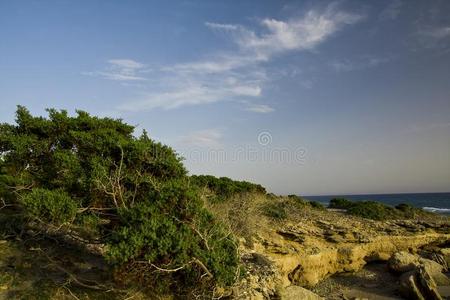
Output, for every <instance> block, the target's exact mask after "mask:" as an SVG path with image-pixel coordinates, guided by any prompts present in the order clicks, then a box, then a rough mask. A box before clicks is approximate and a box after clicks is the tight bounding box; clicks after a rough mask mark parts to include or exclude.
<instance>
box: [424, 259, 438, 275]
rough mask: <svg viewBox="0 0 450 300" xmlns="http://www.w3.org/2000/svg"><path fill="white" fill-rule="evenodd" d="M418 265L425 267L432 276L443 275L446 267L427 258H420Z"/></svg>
mask: <svg viewBox="0 0 450 300" xmlns="http://www.w3.org/2000/svg"><path fill="white" fill-rule="evenodd" d="M418 265H421V266H424V267H425V268H426V269H427V271H428V272H429V273H430V274H431V275H434V274H438V273H442V272H443V271H444V266H442V265H441V264H439V263H437V262H435V261H434V260H431V259H427V258H419V263H418Z"/></svg>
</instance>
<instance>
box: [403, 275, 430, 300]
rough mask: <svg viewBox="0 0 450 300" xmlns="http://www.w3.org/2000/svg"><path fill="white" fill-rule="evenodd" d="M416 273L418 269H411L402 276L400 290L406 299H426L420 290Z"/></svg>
mask: <svg viewBox="0 0 450 300" xmlns="http://www.w3.org/2000/svg"><path fill="white" fill-rule="evenodd" d="M415 274H416V271H410V272H407V273H404V274H402V275H401V276H400V280H399V281H400V286H399V292H400V294H401V295H402V296H403V297H404V298H406V299H411V300H426V299H425V298H424V296H423V295H422V293H421V292H420V290H419V287H418V284H417V282H416V276H415Z"/></svg>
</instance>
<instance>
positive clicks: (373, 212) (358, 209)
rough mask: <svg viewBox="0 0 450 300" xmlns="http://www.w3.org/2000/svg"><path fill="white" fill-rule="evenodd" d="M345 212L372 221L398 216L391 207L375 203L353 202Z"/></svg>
mask: <svg viewBox="0 0 450 300" xmlns="http://www.w3.org/2000/svg"><path fill="white" fill-rule="evenodd" d="M347 212H348V213H349V214H351V215H354V216H360V217H363V218H367V219H372V220H386V219H394V218H396V217H397V216H398V214H397V213H396V211H395V209H394V208H393V207H391V206H387V205H384V204H382V203H379V202H375V201H362V202H354V203H353V205H352V206H351V207H350V208H348V210H347Z"/></svg>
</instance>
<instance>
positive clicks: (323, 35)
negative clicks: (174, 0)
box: [206, 3, 364, 61]
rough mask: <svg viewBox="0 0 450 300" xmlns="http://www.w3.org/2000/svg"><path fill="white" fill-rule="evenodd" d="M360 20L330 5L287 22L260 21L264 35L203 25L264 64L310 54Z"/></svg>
mask: <svg viewBox="0 0 450 300" xmlns="http://www.w3.org/2000/svg"><path fill="white" fill-rule="evenodd" d="M363 18H364V16H363V15H360V14H355V13H349V12H345V11H341V10H339V7H338V5H337V3H332V4H330V5H328V6H327V7H326V9H325V10H323V11H318V10H310V11H308V12H307V13H306V14H305V15H304V16H303V17H301V18H296V19H290V20H287V21H281V20H276V19H269V18H267V19H263V20H261V22H260V26H261V27H262V29H263V30H264V32H263V33H261V34H258V33H256V32H255V31H253V30H250V29H248V28H246V27H244V26H241V25H236V24H217V23H211V22H208V23H206V25H207V26H208V27H210V28H212V29H216V30H224V31H227V32H229V33H230V34H232V36H233V39H234V41H235V42H236V43H237V44H238V45H239V46H240V48H241V49H242V50H245V51H247V52H249V53H250V54H252V56H251V57H253V59H254V60H257V61H258V60H261V61H265V60H268V59H270V58H271V57H272V56H273V55H276V54H282V53H285V52H288V51H293V50H297V51H299V50H312V49H314V48H315V47H316V46H318V45H319V44H320V43H322V42H324V41H325V40H326V39H327V38H329V37H330V36H331V35H333V34H334V33H336V32H337V31H339V30H340V29H342V28H343V27H344V26H345V25H349V24H354V23H356V22H358V21H360V20H362V19H363Z"/></svg>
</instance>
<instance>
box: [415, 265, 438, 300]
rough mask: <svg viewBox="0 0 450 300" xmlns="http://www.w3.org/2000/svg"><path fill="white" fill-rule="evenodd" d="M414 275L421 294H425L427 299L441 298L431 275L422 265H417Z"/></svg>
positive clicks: (435, 299) (436, 299)
mask: <svg viewBox="0 0 450 300" xmlns="http://www.w3.org/2000/svg"><path fill="white" fill-rule="evenodd" d="M416 277H417V278H418V282H419V283H420V286H421V290H422V295H424V296H425V299H427V300H442V297H441V295H439V292H438V290H437V285H436V283H435V282H434V279H433V277H431V274H430V273H429V272H428V271H427V269H426V268H425V267H424V266H419V267H418V270H417V272H416Z"/></svg>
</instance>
